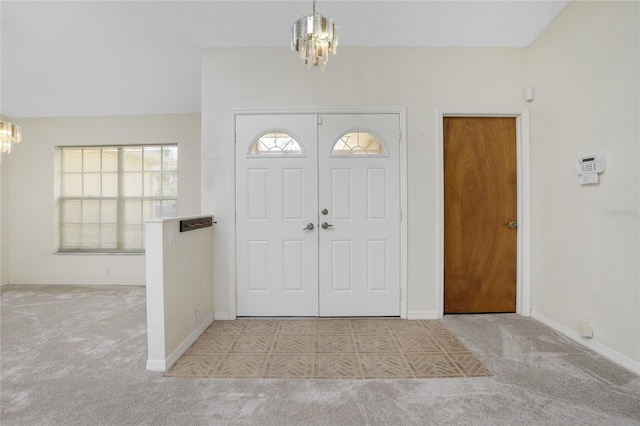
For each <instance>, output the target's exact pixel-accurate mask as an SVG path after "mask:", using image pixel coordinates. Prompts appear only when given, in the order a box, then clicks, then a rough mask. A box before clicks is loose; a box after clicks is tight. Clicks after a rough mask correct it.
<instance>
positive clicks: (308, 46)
mask: <svg viewBox="0 0 640 426" xmlns="http://www.w3.org/2000/svg"><path fill="white" fill-rule="evenodd" d="M337 49H338V26H337V25H335V24H334V23H333V18H326V17H324V16H322V15H320V14H319V13H316V2H315V0H314V2H313V15H309V16H303V17H302V18H300V19H298V20H297V21H296V22H294V23H293V27H292V29H291V50H293V51H296V52H298V54H299V56H300V61H302V63H303V64H305V65H307V69H310V68H311V67H312V66H314V67H318V66H319V67H320V69H321V70H324V67H325V66H326V65H327V61H328V60H329V54H330V53H332V54H334V55H335V54H336V50H337Z"/></svg>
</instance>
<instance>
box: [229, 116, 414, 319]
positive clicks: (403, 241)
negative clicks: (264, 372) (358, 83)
mask: <svg viewBox="0 0 640 426" xmlns="http://www.w3.org/2000/svg"><path fill="white" fill-rule="evenodd" d="M278 114H283V115H285V114H286V115H289V114H309V115H316V116H318V115H322V114H398V115H399V118H400V129H399V130H400V147H399V151H400V171H399V173H400V209H401V219H400V294H401V296H402V297H401V299H400V317H401V318H403V319H406V318H407V309H408V306H409V303H408V291H407V282H408V281H407V275H408V266H407V265H408V261H407V248H408V245H407V235H408V227H407V222H408V221H407V216H408V209H407V207H408V203H407V109H406V107H361V108H349V107H347V108H268V109H245V108H231V110H230V123H229V126H230V132H229V134H230V135H231V138H230V140H229V152H230V154H231V155H229V175H228V176H229V178H230V179H229V194H230V202H229V215H228V217H229V218H231V219H233V220H229V225H228V226H227V232H228V236H229V244H228V250H229V251H228V264H227V265H228V280H227V284H228V307H229V313H228V315H224V319H231V320H234V319H236V317H237V277H236V267H237V266H236V221H235V217H236V195H235V194H236V154H235V151H236V150H235V139H236V130H235V129H236V117H237V116H239V115H278ZM220 319H223V318H220Z"/></svg>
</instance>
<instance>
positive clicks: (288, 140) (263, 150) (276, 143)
mask: <svg viewBox="0 0 640 426" xmlns="http://www.w3.org/2000/svg"><path fill="white" fill-rule="evenodd" d="M249 156H250V157H263V156H276V157H304V152H303V151H302V146H301V144H300V143H299V142H298V141H297V140H296V138H294V137H293V136H291V135H290V134H288V133H286V132H282V131H280V132H278V131H275V132H267V133H264V134H262V136H260V137H258V138H257V139H256V140H255V141H253V143H252V144H251V147H250V148H249Z"/></svg>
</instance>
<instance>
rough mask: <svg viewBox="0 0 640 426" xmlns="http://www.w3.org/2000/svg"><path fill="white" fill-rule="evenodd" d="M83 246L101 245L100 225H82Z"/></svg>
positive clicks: (97, 246)
mask: <svg viewBox="0 0 640 426" xmlns="http://www.w3.org/2000/svg"><path fill="white" fill-rule="evenodd" d="M82 247H84V248H99V247H100V225H82Z"/></svg>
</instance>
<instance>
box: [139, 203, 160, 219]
mask: <svg viewBox="0 0 640 426" xmlns="http://www.w3.org/2000/svg"><path fill="white" fill-rule="evenodd" d="M155 203H157V201H156V200H143V201H142V220H143V221H145V220H147V219H155V218H156V217H157V216H156V215H155V209H154V206H155Z"/></svg>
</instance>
